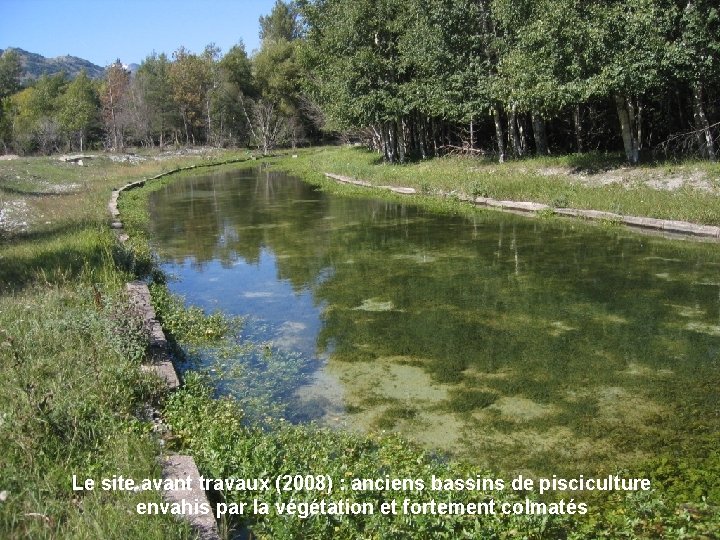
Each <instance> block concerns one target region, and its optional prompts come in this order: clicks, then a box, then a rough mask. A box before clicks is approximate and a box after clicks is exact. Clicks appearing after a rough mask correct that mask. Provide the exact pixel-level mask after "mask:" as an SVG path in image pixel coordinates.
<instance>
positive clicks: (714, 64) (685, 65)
mask: <svg viewBox="0 0 720 540" xmlns="http://www.w3.org/2000/svg"><path fill="white" fill-rule="evenodd" d="M677 13H678V14H679V16H678V18H677V21H676V36H677V37H676V39H675V40H674V41H673V42H672V44H671V46H670V52H669V67H670V71H671V73H672V74H674V75H675V76H676V77H678V78H679V79H680V80H681V81H683V83H684V84H686V85H687V86H688V87H689V88H690V91H691V101H692V114H693V119H694V126H693V127H694V128H695V133H696V135H697V140H698V143H699V144H698V146H699V148H700V154H701V155H702V156H703V157H707V158H708V159H711V160H713V161H714V160H715V159H716V158H717V152H716V149H715V141H714V137H713V131H712V127H711V125H710V122H709V120H708V116H707V114H706V105H705V101H706V100H705V93H706V87H707V85H708V82H710V81H717V80H718V78H720V60H718V59H720V8H719V7H718V5H717V3H716V2H713V1H711V0H689V1H688V2H682V3H678V5H677Z"/></svg>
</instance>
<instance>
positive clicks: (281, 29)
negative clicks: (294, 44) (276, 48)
mask: <svg viewBox="0 0 720 540" xmlns="http://www.w3.org/2000/svg"><path fill="white" fill-rule="evenodd" d="M298 37H300V25H299V23H298V10H297V7H296V6H295V4H294V3H292V2H283V1H282V0H275V5H274V6H273V8H272V10H271V11H270V14H269V15H265V16H261V17H260V40H261V41H262V42H263V45H264V44H265V43H269V42H273V41H280V40H285V41H293V40H295V39H297V38H298Z"/></svg>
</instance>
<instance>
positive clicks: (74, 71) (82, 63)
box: [0, 47, 105, 83]
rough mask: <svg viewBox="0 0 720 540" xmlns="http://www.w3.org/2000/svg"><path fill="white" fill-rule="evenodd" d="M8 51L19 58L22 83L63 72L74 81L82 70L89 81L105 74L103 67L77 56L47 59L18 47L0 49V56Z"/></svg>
mask: <svg viewBox="0 0 720 540" xmlns="http://www.w3.org/2000/svg"><path fill="white" fill-rule="evenodd" d="M10 50H12V51H15V52H16V53H17V54H18V56H19V57H20V64H21V65H22V75H21V78H20V79H21V82H23V83H27V82H29V81H32V80H35V79H38V78H40V77H41V76H42V75H55V74H57V73H61V72H65V74H66V75H67V76H68V77H69V78H71V79H74V78H75V77H76V76H77V75H79V74H80V72H81V71H82V70H83V69H84V70H85V72H86V73H87V75H88V77H90V78H91V79H100V78H102V77H103V75H104V74H105V68H104V67H101V66H98V65H96V64H93V63H92V62H90V61H89V60H85V59H84V58H79V57H77V56H71V55H65V56H56V57H54V58H47V57H45V56H42V55H41V54H37V53H33V52H30V51H26V50H24V49H21V48H19V47H8V48H7V49H0V56H1V55H3V54H4V53H5V52H6V51H10Z"/></svg>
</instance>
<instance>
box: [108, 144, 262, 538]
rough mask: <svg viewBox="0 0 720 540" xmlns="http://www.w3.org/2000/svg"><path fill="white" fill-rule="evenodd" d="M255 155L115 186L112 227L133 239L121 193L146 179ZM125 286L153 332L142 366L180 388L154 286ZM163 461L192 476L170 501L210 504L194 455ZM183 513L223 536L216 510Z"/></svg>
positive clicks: (207, 533)
mask: <svg viewBox="0 0 720 540" xmlns="http://www.w3.org/2000/svg"><path fill="white" fill-rule="evenodd" d="M251 159H254V158H239V159H231V160H226V161H222V162H213V163H207V164H205V163H203V164H200V165H190V166H188V167H179V168H177V169H173V170H171V171H167V172H164V173H160V174H157V175H155V176H152V177H150V178H145V179H142V180H137V181H135V182H130V183H128V184H125V185H124V186H122V187H121V188H119V189H114V190H112V193H111V195H110V201H109V202H108V211H109V212H110V217H111V222H110V228H111V229H112V230H113V231H114V232H115V235H116V237H117V239H118V241H119V242H120V243H121V244H124V243H126V242H127V241H128V240H129V239H130V237H129V235H128V234H127V233H126V232H125V229H124V227H123V223H122V220H121V218H120V211H119V210H118V201H119V199H120V195H121V194H122V193H123V192H125V191H129V190H131V189H135V188H138V187H142V186H144V185H145V184H146V182H149V181H152V180H158V179H160V178H163V177H165V176H169V175H171V174H177V173H179V172H182V171H189V170H196V169H201V168H207V167H216V166H220V165H229V164H232V163H242V162H245V161H248V160H251ZM125 289H126V291H127V295H128V300H129V302H130V306H131V308H132V309H133V311H134V312H135V313H137V314H138V316H139V317H140V318H141V320H142V321H143V324H144V326H145V330H146V331H147V333H148V335H149V344H148V352H149V363H147V364H145V365H143V366H142V369H143V371H146V372H150V373H153V374H154V375H156V376H157V377H158V378H159V379H160V380H162V381H164V383H165V387H166V389H167V391H168V392H172V391H174V390H177V389H178V388H180V387H181V384H182V383H181V381H180V378H179V377H178V373H177V371H176V370H175V366H174V364H173V362H172V356H171V354H170V351H169V349H168V342H167V338H166V337H165V332H163V329H162V325H161V324H160V322H159V321H158V320H157V317H156V316H155V310H154V309H153V306H152V302H151V299H150V290H149V289H148V286H147V284H146V283H144V282H142V281H131V282H130V283H127V284H126V285H125ZM160 465H161V466H162V475H163V479H170V480H187V479H190V482H189V487H190V489H186V490H167V491H163V496H164V498H165V500H166V501H167V502H169V503H180V504H183V503H187V504H190V505H194V504H203V503H204V504H207V505H208V506H209V501H208V497H207V494H206V493H205V491H204V490H203V489H202V487H201V484H200V473H199V471H198V467H197V464H196V463H195V460H194V459H193V458H192V456H185V455H178V454H170V455H165V456H163V457H162V458H161V460H160ZM183 517H184V518H185V519H187V521H188V522H189V523H190V526H191V527H192V528H193V529H194V530H195V532H196V533H197V534H198V537H199V538H201V539H202V540H220V534H219V531H218V525H217V522H216V521H215V518H214V514H213V513H212V512H211V513H209V514H193V515H185V516H183Z"/></svg>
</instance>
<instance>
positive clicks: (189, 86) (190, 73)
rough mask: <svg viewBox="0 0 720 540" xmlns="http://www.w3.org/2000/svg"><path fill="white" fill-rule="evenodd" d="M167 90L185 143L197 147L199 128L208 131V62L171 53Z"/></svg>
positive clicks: (185, 53) (180, 52) (182, 52)
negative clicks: (175, 108)
mask: <svg viewBox="0 0 720 540" xmlns="http://www.w3.org/2000/svg"><path fill="white" fill-rule="evenodd" d="M169 75H170V86H171V88H172V96H173V100H174V101H175V103H176V104H177V106H178V109H179V111H180V116H181V118H182V121H183V128H184V131H185V143H186V144H190V143H191V142H192V144H195V143H196V135H197V136H198V137H199V136H200V134H201V132H202V128H203V127H205V128H207V127H208V125H207V109H208V107H207V105H208V99H209V98H208V92H209V91H210V90H211V88H212V74H211V71H210V64H209V62H208V61H207V58H201V57H199V56H198V55H196V54H193V53H191V52H190V51H188V50H187V49H185V47H180V48H179V49H178V50H177V51H175V52H174V53H173V62H172V64H171V65H170V71H169Z"/></svg>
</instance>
